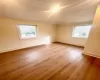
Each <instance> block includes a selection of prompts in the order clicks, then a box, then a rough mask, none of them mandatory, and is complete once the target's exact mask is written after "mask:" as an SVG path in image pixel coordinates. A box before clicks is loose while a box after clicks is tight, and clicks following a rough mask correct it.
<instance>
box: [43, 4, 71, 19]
mask: <svg viewBox="0 0 100 80" xmlns="http://www.w3.org/2000/svg"><path fill="white" fill-rule="evenodd" d="M69 6H70V5H67V6H64V7H62V6H61V5H60V4H55V5H54V6H53V7H52V8H51V9H50V10H48V11H44V12H47V13H49V14H50V15H49V16H48V17H50V16H51V15H53V14H56V13H58V12H59V11H60V10H61V9H63V8H66V7H69Z"/></svg>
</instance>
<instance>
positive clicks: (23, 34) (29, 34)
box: [18, 25, 37, 39]
mask: <svg viewBox="0 0 100 80" xmlns="http://www.w3.org/2000/svg"><path fill="white" fill-rule="evenodd" d="M18 29H19V34H20V38H21V39H27V38H34V37H36V31H37V30H36V26H34V25H18Z"/></svg>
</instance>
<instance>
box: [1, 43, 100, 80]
mask: <svg viewBox="0 0 100 80" xmlns="http://www.w3.org/2000/svg"><path fill="white" fill-rule="evenodd" d="M82 51H83V49H82V48H80V47H76V46H71V45H64V44H58V43H54V44H50V45H46V46H40V47H35V48H29V49H23V50H18V51H13V52H8V53H4V54H0V80H100V60H99V59H96V58H93V57H89V56H86V55H82Z"/></svg>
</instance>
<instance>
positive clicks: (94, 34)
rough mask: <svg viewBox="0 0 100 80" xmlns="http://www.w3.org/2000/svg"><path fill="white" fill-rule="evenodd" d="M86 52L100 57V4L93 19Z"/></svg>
mask: <svg viewBox="0 0 100 80" xmlns="http://www.w3.org/2000/svg"><path fill="white" fill-rule="evenodd" d="M84 54H88V55H91V56H96V57H99V58H100V6H98V8H97V11H96V15H95V17H94V21H93V28H92V29H91V32H90V35H89V38H88V40H87V43H86V46H85V49H84Z"/></svg>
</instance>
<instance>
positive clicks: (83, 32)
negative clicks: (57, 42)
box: [72, 25, 92, 38]
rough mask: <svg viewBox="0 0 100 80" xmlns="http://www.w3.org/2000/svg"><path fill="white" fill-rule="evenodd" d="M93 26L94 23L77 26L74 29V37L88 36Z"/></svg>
mask: <svg viewBox="0 0 100 80" xmlns="http://www.w3.org/2000/svg"><path fill="white" fill-rule="evenodd" d="M91 27H92V25H87V26H76V27H75V28H74V29H73V33H72V37H75V38H88V35H89V32H90V29H91Z"/></svg>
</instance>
